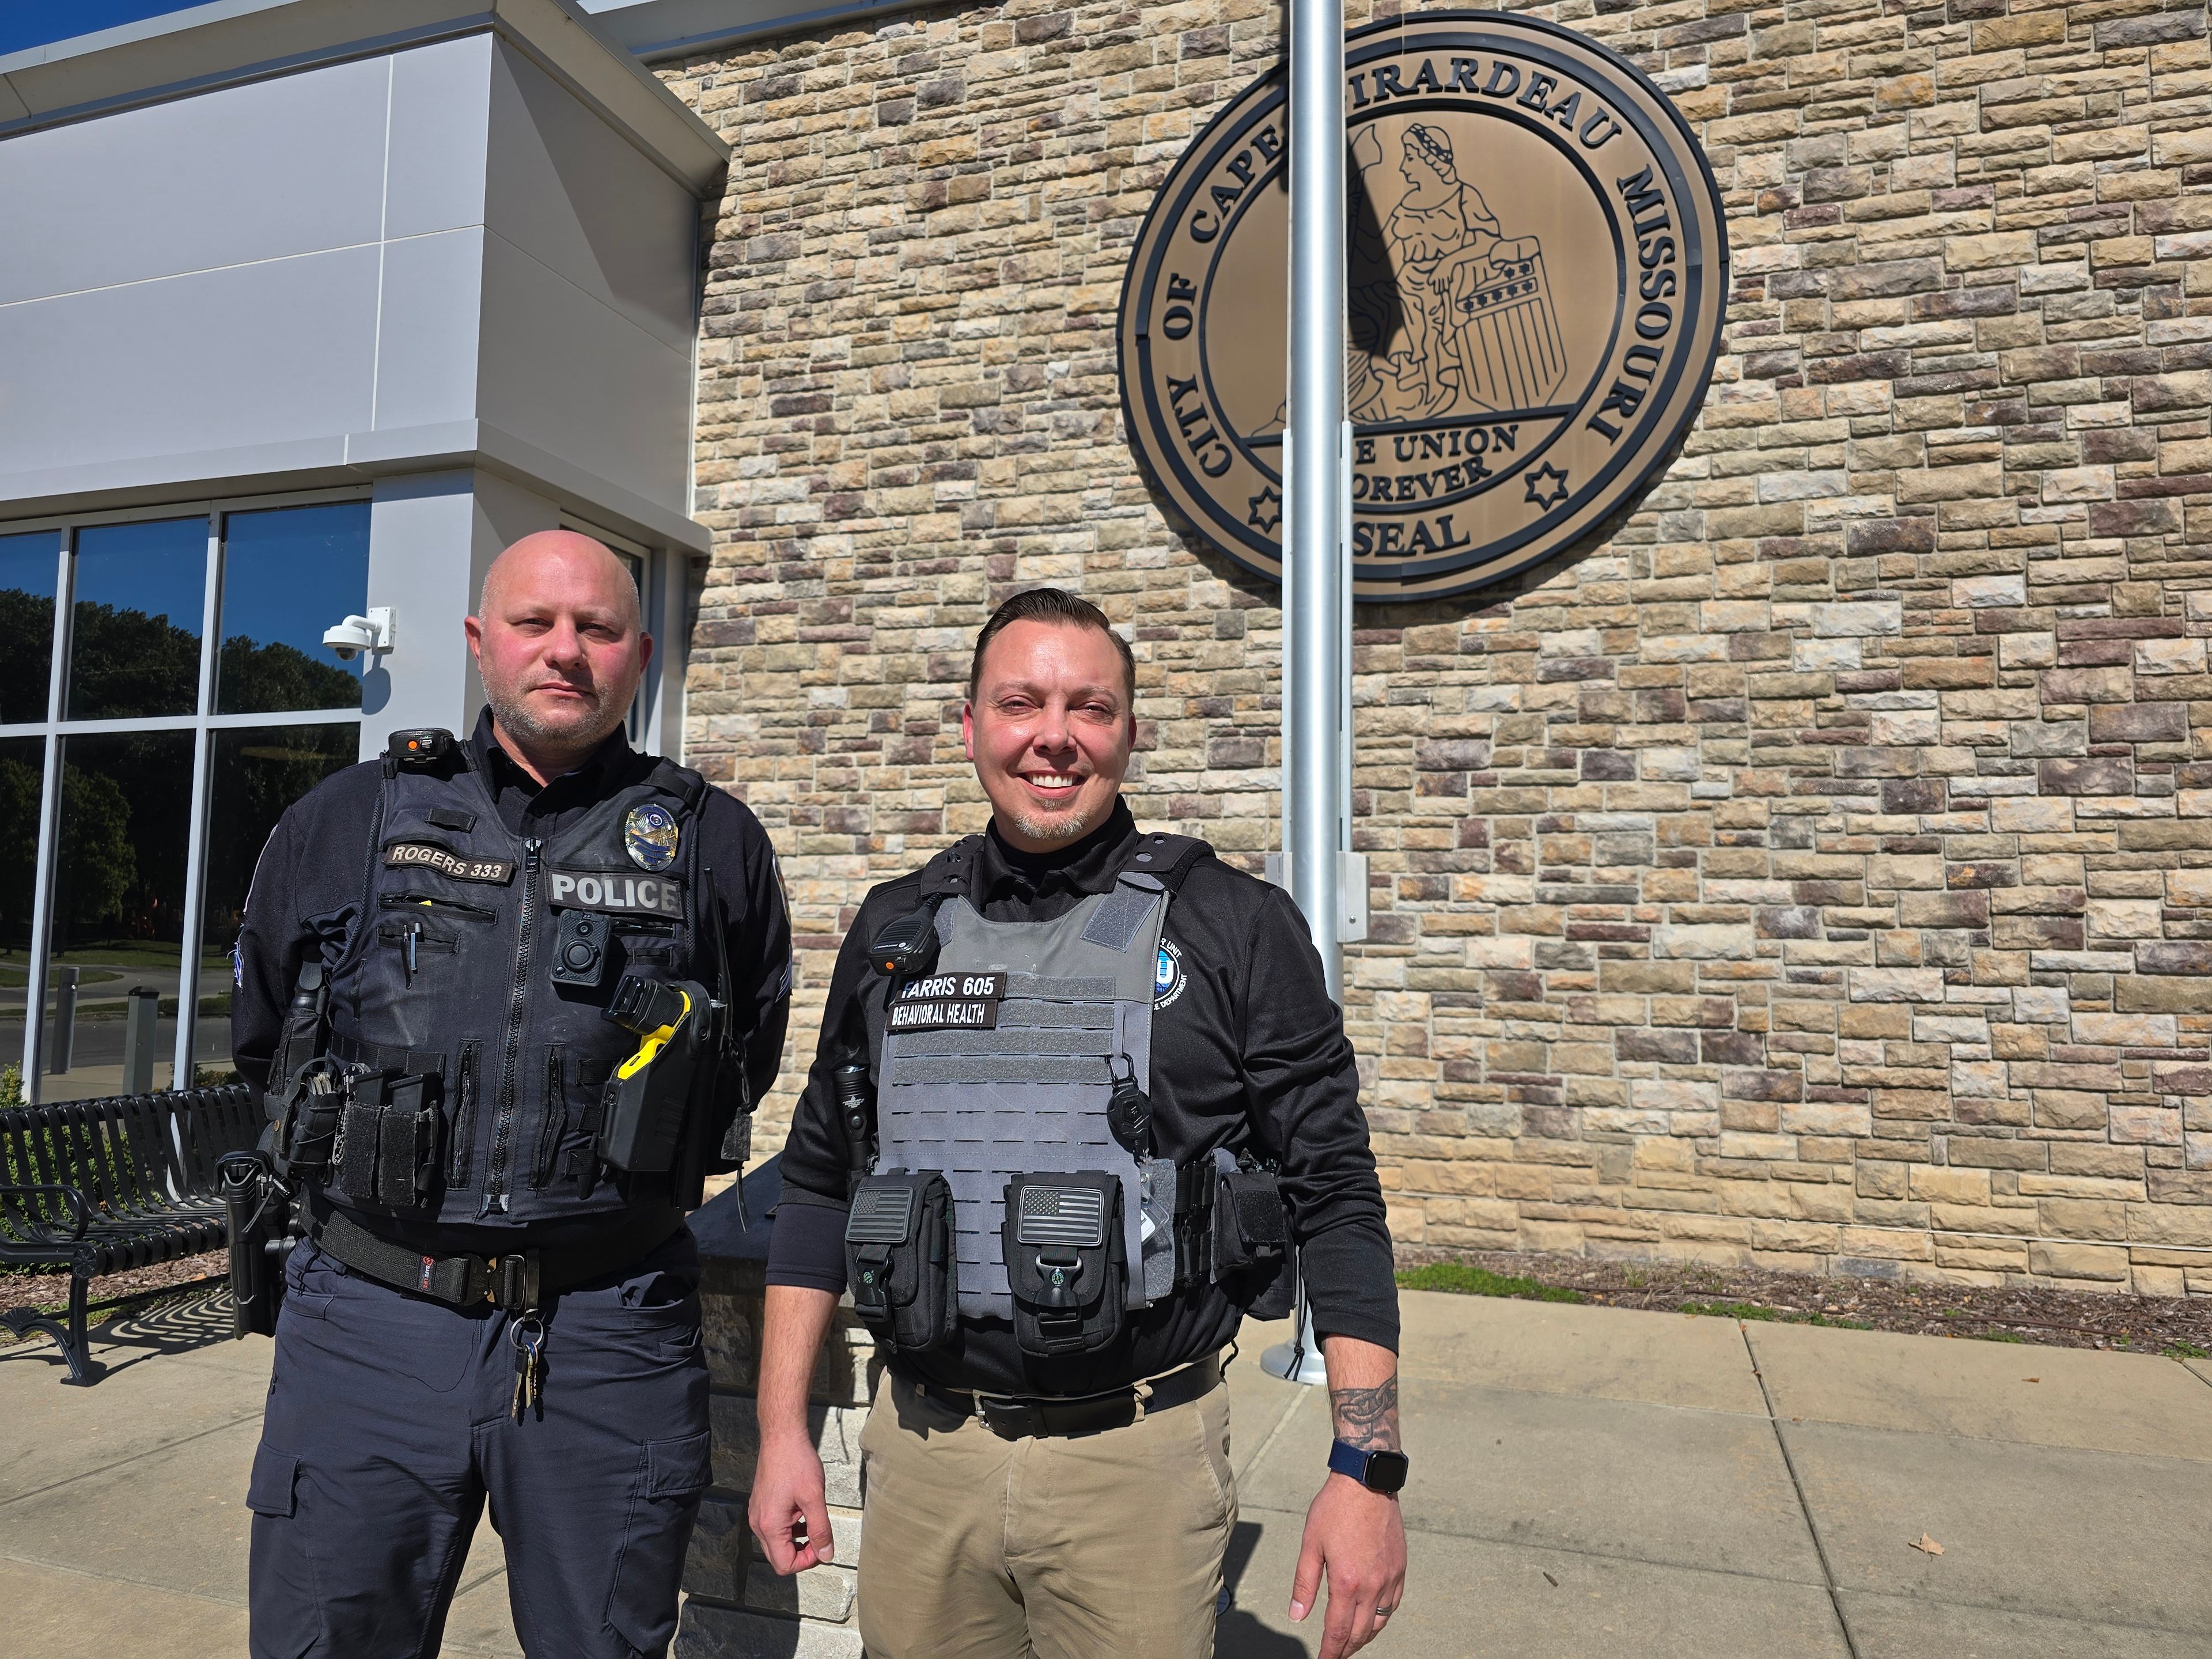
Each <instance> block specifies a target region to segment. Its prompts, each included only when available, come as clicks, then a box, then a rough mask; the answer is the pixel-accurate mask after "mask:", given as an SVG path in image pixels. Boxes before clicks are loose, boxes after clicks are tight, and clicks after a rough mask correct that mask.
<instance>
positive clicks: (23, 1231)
mask: <svg viewBox="0 0 2212 1659" xmlns="http://www.w3.org/2000/svg"><path fill="white" fill-rule="evenodd" d="M260 1117H261V1115H260V1113H259V1111H258V1109H257V1103H256V1102H255V1100H254V1098H253V1093H252V1090H250V1089H248V1088H247V1087H246V1085H243V1084H232V1085H228V1086H226V1087H222V1088H217V1089H176V1090H169V1091H164V1092H161V1093H158V1094H150V1095H120V1096H117V1097H112V1098H111V1099H106V1100H64V1101H55V1102H52V1103H49V1104H46V1105H40V1106H19V1107H15V1108H11V1109H8V1110H5V1111H0V1265H7V1266H12V1267H28V1268H30V1269H32V1270H33V1272H38V1273H64V1272H66V1273H68V1274H69V1276H70V1297H69V1315H68V1320H67V1322H66V1323H64V1322H63V1321H62V1320H60V1319H58V1318H56V1317H55V1316H52V1315H51V1314H47V1313H43V1312H41V1311H40V1310H38V1309H36V1308H17V1309H15V1310H12V1311H10V1312H8V1313H4V1314H0V1322H5V1323H6V1325H7V1327H8V1328H9V1330H11V1331H13V1332H15V1334H16V1335H17V1336H24V1335H27V1334H29V1333H31V1332H32V1331H34V1330H41V1331H46V1332H48V1333H50V1334H52V1336H53V1338H54V1340H56V1341H57V1342H58V1343H60V1344H61V1348H62V1352H63V1354H64V1356H65V1357H66V1358H68V1360H69V1369H70V1375H69V1380H70V1382H71V1383H79V1384H90V1383H95V1382H97V1381H99V1379H100V1370H101V1368H100V1367H99V1366H97V1365H95V1364H93V1360H92V1355H91V1353H90V1352H89V1351H88V1348H87V1346H86V1340H85V1322H86V1318H87V1316H88V1315H91V1314H95V1313H105V1312H107V1311H109V1310H112V1309H115V1308H120V1307H124V1306H127V1305H128V1304H131V1303H135V1302H143V1301H146V1300H148V1299H149V1298H151V1297H157V1296H174V1295H175V1294H176V1293H177V1292H178V1291H180V1290H186V1289H191V1288H197V1287H198V1286H202V1285H216V1284H222V1283H227V1282H228V1271H227V1270H226V1272H225V1273H221V1274H216V1275H213V1276H210V1277H209V1278H206V1279H194V1280H192V1281H191V1284H190V1285H167V1286H164V1287H163V1288H161V1289H160V1290H156V1291H138V1292H137V1293H135V1294H133V1295H131V1296H122V1297H112V1298H110V1299H108V1300H106V1301H104V1302H88V1301H87V1300H86V1293H87V1291H88V1288H89V1286H90V1285H91V1283H92V1281H93V1280H94V1279H97V1278H99V1277H100V1275H102V1274H103V1273H125V1272H128V1271H129V1270H131V1269H132V1268H136V1267H152V1266H154V1265H155V1263H157V1262H162V1261H180V1260H182V1259H183V1258H185V1257H186V1256H193V1255H200V1254H201V1253H202V1252H204V1251H207V1250H216V1249H222V1247H223V1246H224V1244H225V1243H227V1242H228V1238H229V1228H228V1223H227V1222H226V1220H225V1216H224V1209H223V1201H222V1187H221V1185H220V1184H219V1179H218V1176H217V1173H216V1164H217V1162H218V1160H219V1159H221V1158H222V1155H223V1154H224V1153H226V1152H240V1151H244V1150H246V1149H248V1148H250V1147H252V1145H253V1144H254V1141H255V1139H256V1138H257V1137H258V1135H259V1133H260V1132H261V1121H260Z"/></svg>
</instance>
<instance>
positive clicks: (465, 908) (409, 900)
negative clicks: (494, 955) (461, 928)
mask: <svg viewBox="0 0 2212 1659" xmlns="http://www.w3.org/2000/svg"><path fill="white" fill-rule="evenodd" d="M376 902H377V904H378V906H379V908H382V909H386V910H405V909H411V908H416V907H418V906H419V907H420V908H423V909H427V910H451V911H453V912H455V913H456V914H457V915H464V916H467V917H470V918H471V919H472V920H475V921H497V920H498V919H499V912H498V911H496V910H487V909H485V908H484V907H483V905H481V904H464V903H462V902H461V901H460V900H459V899H449V898H440V897H438V896H436V895H435V894H432V893H383V894H380V895H379V896H378V897H377V901H376Z"/></svg>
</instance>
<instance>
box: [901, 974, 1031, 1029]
mask: <svg viewBox="0 0 2212 1659" xmlns="http://www.w3.org/2000/svg"><path fill="white" fill-rule="evenodd" d="M1005 995H1006V975H1004V974H930V975H925V976H924V977H922V978H921V979H910V980H908V981H907V982H906V983H905V984H903V985H902V986H900V987H899V992H898V995H897V996H896V997H895V998H893V999H892V1000H891V1006H890V1029H891V1030H894V1031H994V1030H997V1029H998V1027H999V999H1000V998H1001V997H1003V996H1005Z"/></svg>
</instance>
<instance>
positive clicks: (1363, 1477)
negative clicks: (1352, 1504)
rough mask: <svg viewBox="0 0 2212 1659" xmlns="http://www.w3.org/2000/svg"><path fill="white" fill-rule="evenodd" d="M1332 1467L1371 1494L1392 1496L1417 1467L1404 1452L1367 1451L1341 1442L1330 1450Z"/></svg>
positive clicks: (1335, 1471)
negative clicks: (1378, 1493)
mask: <svg viewBox="0 0 2212 1659" xmlns="http://www.w3.org/2000/svg"><path fill="white" fill-rule="evenodd" d="M1328 1467H1329V1468H1330V1469H1331V1470H1333V1471H1334V1473H1336V1474H1348V1475H1350V1476H1351V1477H1352V1479H1353V1480H1357V1481H1358V1483H1359V1484H1360V1485H1361V1486H1364V1487H1366V1488H1367V1490H1368V1491H1370V1492H1381V1493H1383V1495H1384V1496H1385V1497H1388V1496H1389V1495H1390V1494H1391V1493H1393V1492H1397V1491H1398V1490H1399V1489H1400V1488H1401V1487H1402V1486H1405V1484H1406V1474H1407V1470H1408V1469H1409V1468H1412V1467H1413V1466H1412V1465H1411V1464H1410V1463H1409V1462H1407V1459H1406V1454H1405V1453H1403V1452H1394V1451H1363V1450H1361V1449H1359V1448H1358V1446H1348V1445H1346V1444H1345V1443H1344V1442H1343V1441H1341V1440H1339V1441H1336V1442H1334V1443H1332V1444H1331V1445H1330V1447H1329V1449H1328Z"/></svg>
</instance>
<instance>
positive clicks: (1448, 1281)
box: [1398, 1261, 1589, 1302]
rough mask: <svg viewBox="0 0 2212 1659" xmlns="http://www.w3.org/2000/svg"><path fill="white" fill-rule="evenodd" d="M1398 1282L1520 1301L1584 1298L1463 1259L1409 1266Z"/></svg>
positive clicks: (1424, 1288) (1410, 1287)
mask: <svg viewBox="0 0 2212 1659" xmlns="http://www.w3.org/2000/svg"><path fill="white" fill-rule="evenodd" d="M1398 1283H1399V1284H1400V1285H1402V1286H1404V1287H1405V1288H1406V1289H1407V1290H1409V1291H1449V1293H1450V1294H1452V1295H1454V1296H1502V1297H1510V1298H1512V1299H1514V1300H1516V1301H1520V1302H1585V1301H1588V1300H1589V1298H1588V1297H1585V1296H1584V1295H1583V1293H1582V1292H1581V1291H1570V1290H1565V1289H1563V1288H1562V1287H1560V1286H1559V1285H1540V1284H1538V1283H1537V1282H1536V1281H1535V1280H1534V1279H1518V1278H1514V1277H1512V1276H1510V1275H1508V1274H1505V1273H1492V1272H1491V1271H1490V1270H1489V1269H1488V1268H1486V1267H1469V1266H1468V1264H1467V1263H1465V1262H1463V1261H1431V1263H1429V1264H1428V1266H1426V1267H1408V1268H1407V1269H1406V1270H1405V1271H1404V1272H1403V1273H1400V1274H1399V1275H1398Z"/></svg>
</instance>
